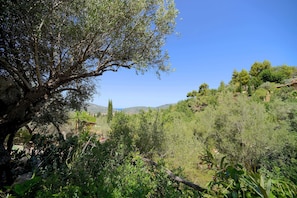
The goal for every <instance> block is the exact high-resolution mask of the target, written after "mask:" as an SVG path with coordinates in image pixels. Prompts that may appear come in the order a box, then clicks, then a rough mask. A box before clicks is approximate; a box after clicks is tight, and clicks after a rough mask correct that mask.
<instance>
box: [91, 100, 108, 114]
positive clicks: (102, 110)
mask: <svg viewBox="0 0 297 198" xmlns="http://www.w3.org/2000/svg"><path fill="white" fill-rule="evenodd" d="M87 111H88V112H90V113H92V114H96V113H99V112H100V113H107V107H104V106H100V105H96V104H92V103H88V105H87Z"/></svg>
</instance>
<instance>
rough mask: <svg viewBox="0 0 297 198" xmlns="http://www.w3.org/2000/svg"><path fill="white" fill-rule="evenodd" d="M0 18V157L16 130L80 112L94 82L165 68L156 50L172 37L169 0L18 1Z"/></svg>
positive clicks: (4, 6)
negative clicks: (69, 111) (111, 74)
mask: <svg viewBox="0 0 297 198" xmlns="http://www.w3.org/2000/svg"><path fill="white" fill-rule="evenodd" d="M0 13H1V14H0V21H1V23H0V24H1V25H0V35H1V37H0V80H1V82H2V81H3V82H6V83H4V84H2V83H1V89H0V90H1V93H0V96H1V97H0V100H1V101H0V104H1V111H0V147H1V149H0V155H3V153H5V151H4V150H5V148H4V146H3V142H4V140H5V139H6V137H7V136H10V138H9V141H8V142H9V143H8V144H9V145H8V149H9V148H11V144H12V140H13V136H14V134H15V132H16V131H17V130H18V129H19V128H20V127H22V126H24V125H26V124H27V123H29V122H31V121H32V120H34V119H41V118H42V117H44V116H46V119H44V120H46V121H50V122H57V121H58V120H60V117H61V116H57V115H62V114H63V112H65V109H66V108H79V107H80V106H81V105H82V104H83V102H84V101H86V100H88V99H89V98H90V96H91V95H92V93H93V91H94V84H93V82H92V80H91V78H92V77H96V76H101V75H102V74H103V73H104V72H107V71H113V72H117V71H118V70H119V69H120V68H128V69H130V68H134V69H136V71H137V72H139V73H144V72H146V71H148V70H150V69H153V70H155V71H156V72H157V74H159V73H160V72H161V71H169V70H170V68H169V67H168V54H167V53H166V52H165V51H164V50H163V48H162V47H163V45H164V43H165V40H166V36H167V35H168V34H171V33H172V32H173V31H174V26H175V17H176V15H177V10H176V9H175V5H174V1H173V0H165V1H163V0H162V1H160V0H149V1H147V0H139V1H133V0H124V1H123V0H114V1H110V0H88V1H85V0H71V1H70V0H65V1H61V0H54V1H46V0H37V1H35V0H28V1H22V0H16V1H4V2H2V5H1V12H0ZM6 93H9V94H6ZM9 97H10V98H9ZM1 164H3V163H2V162H0V165H1Z"/></svg>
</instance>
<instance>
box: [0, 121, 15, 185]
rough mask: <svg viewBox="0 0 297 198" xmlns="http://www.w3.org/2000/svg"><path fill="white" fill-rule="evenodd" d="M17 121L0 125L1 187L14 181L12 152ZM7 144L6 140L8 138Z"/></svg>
mask: <svg viewBox="0 0 297 198" xmlns="http://www.w3.org/2000/svg"><path fill="white" fill-rule="evenodd" d="M16 126H17V125H16V123H15V124H14V123H11V124H10V125H7V124H5V126H4V125H1V126H0V132H1V133H0V189H2V188H3V187H4V186H7V185H11V184H12V183H13V175H12V171H11V169H12V166H11V156H10V152H11V149H12V145H13V138H14V135H15V132H16V130H17V129H16V128H17V127H16ZM7 137H8V140H7V144H6V146H5V140H6V139H7Z"/></svg>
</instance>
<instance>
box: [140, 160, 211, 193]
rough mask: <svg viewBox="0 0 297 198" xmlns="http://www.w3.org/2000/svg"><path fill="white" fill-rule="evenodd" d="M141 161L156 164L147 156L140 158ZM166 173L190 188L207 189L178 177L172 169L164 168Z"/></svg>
mask: <svg viewBox="0 0 297 198" xmlns="http://www.w3.org/2000/svg"><path fill="white" fill-rule="evenodd" d="M142 159H143V161H145V162H147V163H149V164H150V165H152V166H158V164H157V163H156V162H154V161H152V160H150V159H147V158H142ZM165 171H166V173H167V175H168V176H169V177H170V178H171V179H172V180H174V181H176V182H178V183H183V184H185V185H186V186H188V187H190V188H193V189H195V190H198V191H199V192H207V189H205V188H202V187H201V186H199V185H197V184H194V183H192V182H190V181H187V180H185V179H183V178H181V177H178V176H176V175H175V174H174V173H173V172H172V171H170V170H168V169H165Z"/></svg>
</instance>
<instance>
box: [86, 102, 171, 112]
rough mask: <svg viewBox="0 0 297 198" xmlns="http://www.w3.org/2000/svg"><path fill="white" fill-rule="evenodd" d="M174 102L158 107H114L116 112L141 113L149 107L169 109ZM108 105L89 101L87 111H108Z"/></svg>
mask: <svg viewBox="0 0 297 198" xmlns="http://www.w3.org/2000/svg"><path fill="white" fill-rule="evenodd" d="M171 105H172V104H165V105H161V106H158V107H146V106H137V107H128V108H114V112H116V111H123V112H125V113H130V114H134V113H139V112H140V111H148V110H149V109H167V108H169V107H170V106H171ZM107 109H108V108H107V107H104V106H100V105H96V104H92V103H89V104H88V106H87V111H88V112H90V113H94V114H95V113H99V112H100V113H107Z"/></svg>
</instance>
